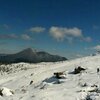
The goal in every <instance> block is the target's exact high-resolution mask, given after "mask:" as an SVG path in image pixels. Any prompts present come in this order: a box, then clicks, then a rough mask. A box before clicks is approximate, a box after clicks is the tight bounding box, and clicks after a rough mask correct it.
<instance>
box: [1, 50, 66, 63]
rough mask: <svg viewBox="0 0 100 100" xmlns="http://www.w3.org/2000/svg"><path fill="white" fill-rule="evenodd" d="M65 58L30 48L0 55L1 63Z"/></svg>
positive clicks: (52, 60)
mask: <svg viewBox="0 0 100 100" xmlns="http://www.w3.org/2000/svg"><path fill="white" fill-rule="evenodd" d="M64 60H67V59H66V58H65V57H61V56H58V55H51V54H49V53H47V52H44V51H39V52H37V51H36V50H32V49H31V48H27V49H24V50H23V51H21V52H18V53H15V54H6V55H2V54H1V55H0V62H1V63H19V62H29V63H39V62H57V61H64Z"/></svg>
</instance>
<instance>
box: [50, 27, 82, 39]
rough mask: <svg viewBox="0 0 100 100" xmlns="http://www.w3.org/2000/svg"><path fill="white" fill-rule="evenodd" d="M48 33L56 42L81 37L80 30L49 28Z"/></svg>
mask: <svg viewBox="0 0 100 100" xmlns="http://www.w3.org/2000/svg"><path fill="white" fill-rule="evenodd" d="M49 33H50V34H51V35H52V36H53V37H54V38H55V39H57V40H63V39H64V38H66V37H77V38H79V37H82V30H81V29H79V28H76V27H74V28H63V27H55V26H53V27H51V28H50V30H49Z"/></svg>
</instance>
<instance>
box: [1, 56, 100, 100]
mask: <svg viewBox="0 0 100 100" xmlns="http://www.w3.org/2000/svg"><path fill="white" fill-rule="evenodd" d="M78 66H82V67H83V68H85V69H86V71H84V72H82V73H80V74H75V75H74V74H69V73H70V72H72V71H73V70H74V68H75V67H78ZM1 67H5V69H6V68H9V69H10V70H8V71H2V70H1V75H0V76H1V79H0V87H6V88H9V89H11V90H14V94H13V95H10V96H9V95H8V96H0V100H12V99H13V100H86V98H92V100H100V93H99V92H100V91H99V85H100V74H99V73H97V68H100V55H98V56H90V57H85V58H79V59H76V60H72V61H64V62H57V63H38V64H28V63H18V64H10V65H1V66H0V69H1ZM54 72H64V73H65V78H63V79H56V78H55V77H54V75H53V73H54ZM31 81H32V83H31V84H30V82H31ZM58 81H59V83H60V84H59V83H58ZM84 84H85V85H84ZM94 85H97V87H95V86H94ZM90 90H92V91H90Z"/></svg>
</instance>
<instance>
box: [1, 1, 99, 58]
mask: <svg viewBox="0 0 100 100" xmlns="http://www.w3.org/2000/svg"><path fill="white" fill-rule="evenodd" d="M99 9H100V0H0V53H15V52H18V51H20V50H22V49H25V48H28V47H31V48H33V49H37V50H44V51H47V52H49V53H51V54H59V55H61V56H65V57H67V58H76V57H80V56H86V55H89V54H91V53H93V52H95V51H96V50H100V20H99V19H100V11H99Z"/></svg>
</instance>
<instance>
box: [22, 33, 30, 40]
mask: <svg viewBox="0 0 100 100" xmlns="http://www.w3.org/2000/svg"><path fill="white" fill-rule="evenodd" d="M21 38H22V39H23V40H31V37H30V36H29V35H27V34H22V35H21Z"/></svg>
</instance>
